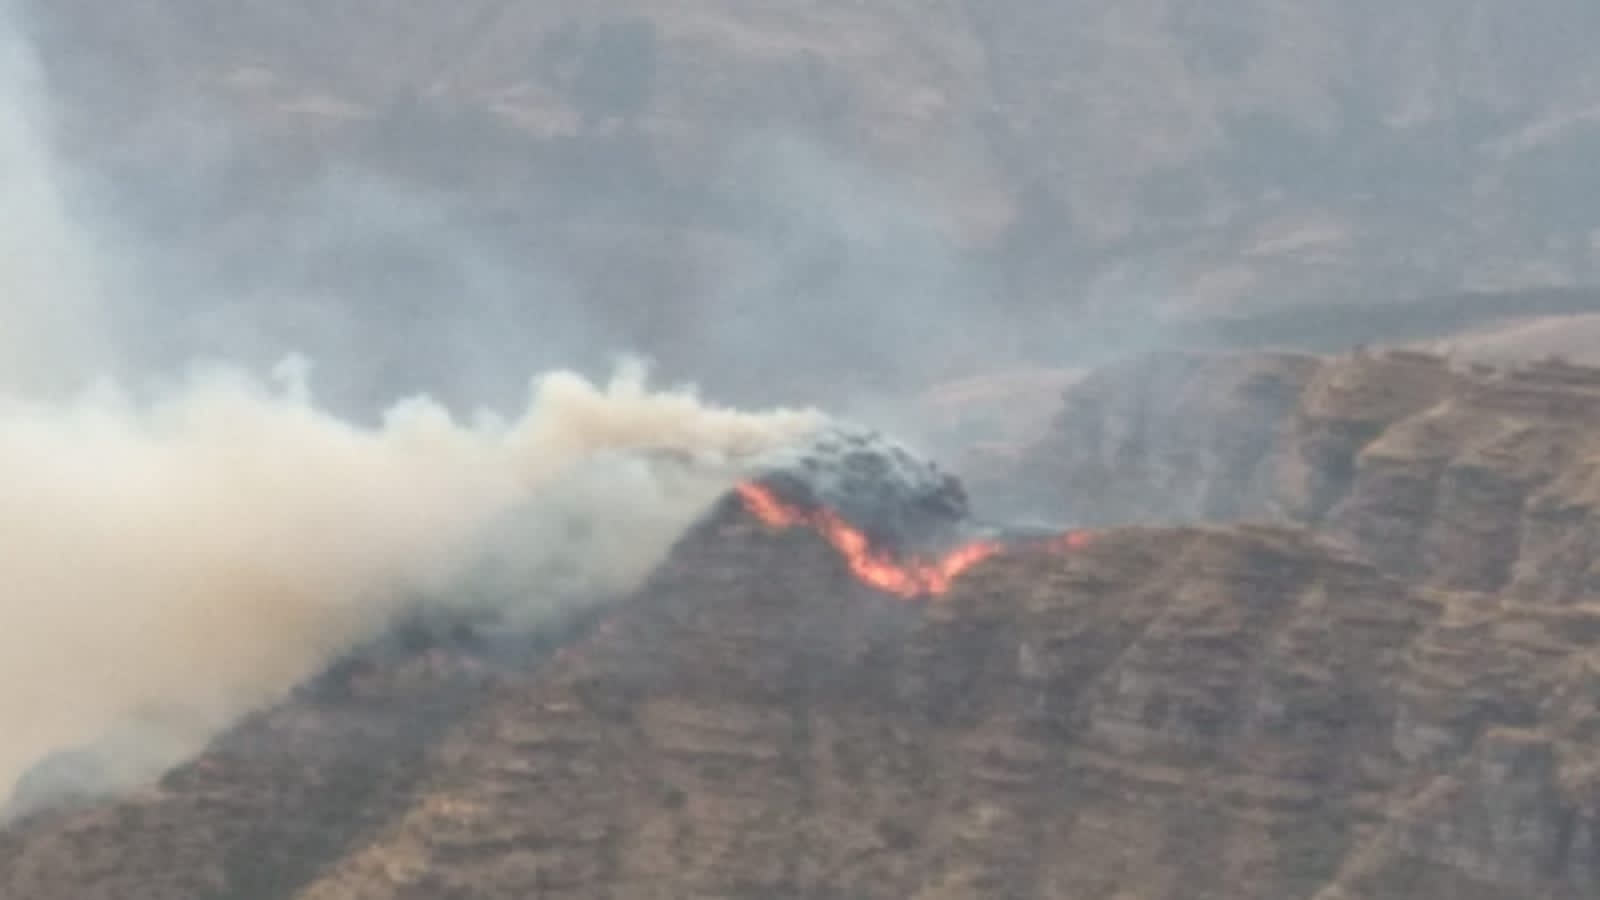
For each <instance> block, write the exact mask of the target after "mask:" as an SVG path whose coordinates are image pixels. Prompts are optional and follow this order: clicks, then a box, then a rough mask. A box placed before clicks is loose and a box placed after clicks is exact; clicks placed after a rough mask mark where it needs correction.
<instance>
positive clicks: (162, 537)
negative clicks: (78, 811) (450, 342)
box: [0, 20, 820, 797]
mask: <svg viewBox="0 0 1600 900" xmlns="http://www.w3.org/2000/svg"><path fill="white" fill-rule="evenodd" d="M46 101H47V94H46V93H45V92H44V90H43V86H42V84H41V82H40V81H39V79H38V77H37V69H36V67H35V66H34V63H33V60H31V58H30V57H29V51H28V48H27V45H26V43H25V42H24V41H23V39H22V38H21V36H20V35H19V33H18V32H17V30H16V29H15V28H14V27H12V25H11V23H10V22H8V21H5V20H0V203H3V205H4V208H5V209H6V211H7V215H6V217H5V222H4V224H3V226H0V229H3V230H0V473H3V477H0V545H3V546H4V553H3V554H0V617H3V618H4V621H5V627H4V628H3V629H0V735H3V737H0V797H3V796H4V795H5V794H6V793H8V792H9V790H10V788H11V786H12V784H13V782H14V781H15V780H16V779H17V777H18V776H19V775H20V774H21V773H22V772H23V771H25V770H26V769H27V767H28V766H29V765H31V764H33V763H34V762H36V761H38V760H39V759H40V758H41V757H43V756H45V755H46V754H48V753H50V752H52V751H54V750H59V749H64V748H71V747H75V746H80V745H84V744H90V743H93V742H95V741H97V740H99V739H101V738H103V737H106V736H107V735H109V734H112V733H117V734H122V735H126V734H139V735H142V737H141V738H140V740H139V741H138V742H137V746H127V747H119V750H118V754H119V755H118V759H117V760H116V761H115V762H116V763H118V764H121V765H122V766H123V767H124V768H125V771H121V772H116V773H112V774H115V775H119V776H123V777H141V776H147V775H149V774H151V772H153V771H155V770H159V768H161V767H162V766H165V765H168V764H170V763H172V762H175V761H176V760H177V759H178V758H179V757H180V756H181V755H182V754H184V753H187V752H190V751H193V750H194V749H197V747H198V745H199V744H200V742H202V741H203V740H204V739H205V738H206V737H207V736H208V735H210V734H211V733H213V732H214V731H215V730H216V729H217V728H219V727H221V726H224V725H226V724H228V723H229V722H230V721H232V720H233V719H234V718H236V717H237V716H238V715H240V714H241V713H243V712H246V711H248V710H251V709H253V708H255V707H257V706H258V705H260V704H263V703H266V702H269V701H271V700H274V699H276V698H277V697H279V696H280V695H281V694H282V693H283V692H284V691H286V690H287V689H289V688H290V687H292V686H293V685H295V684H296V683H298V682H300V681H301V680H303V679H305V678H306V677H308V676H310V675H312V674H315V672H316V671H317V670H318V669H319V668H320V667H321V666H324V665H326V664H327V662H328V661H329V660H330V659H331V658H332V657H333V656H335V655H336V654H338V653H340V652H342V651H344V650H346V649H348V648H349V647H350V646H351V645H352V644H353V643H355V642H357V641H360V640H363V639H366V638H370V637H372V636H373V635H374V634H375V633H377V631H378V630H380V629H381V628H382V627H383V626H384V625H386V624H388V623H389V622H390V621H392V620H393V618H394V617H395V616H396V615H398V614H400V613H402V612H405V611H406V609H407V608H408V604H411V603H414V602H416V601H417V598H418V597H432V598H438V599H439V600H440V601H441V602H447V598H449V597H450V596H451V591H450V590H449V589H448V588H449V587H450V585H452V584H453V583H455V579H458V578H460V577H464V573H466V572H468V571H469V570H470V569H471V568H472V566H473V565H475V564H476V563H478V562H480V561H481V560H482V558H483V556H484V555H485V554H486V553H493V552H494V551H495V550H496V549H498V550H510V549H512V548H511V547H509V546H507V544H506V543H505V542H506V541H507V540H514V541H516V542H517V544H516V547H515V551H516V553H517V560H518V561H519V564H521V565H522V566H524V569H523V570H522V571H524V573H525V574H526V575H527V578H526V580H525V581H524V582H523V583H520V584H515V585H512V588H513V590H512V591H511V592H510V593H508V595H507V596H504V597H500V598H498V600H499V602H501V603H503V604H504V605H506V606H507V607H509V608H510V611H511V612H513V613H515V614H518V615H521V616H524V617H526V618H527V619H528V620H529V621H536V620H537V617H538V615H539V614H540V613H541V611H542V610H544V609H545V608H546V607H551V608H553V607H555V606H556V605H559V604H561V603H565V602H572V600H573V596H572V595H571V591H572V590H574V589H577V590H578V591H579V595H580V596H579V599H581V598H582V597H583V596H587V597H590V598H592V597H594V596H596V595H601V594H604V593H607V592H611V593H614V592H616V591H620V590H625V589H626V588H627V587H629V586H630V584H631V582H632V580H633V579H635V578H637V577H640V576H642V575H643V573H644V572H646V571H648V569H649V567H650V566H651V565H653V564H654V562H655V560H656V558H657V557H658V556H659V555H660V554H662V553H664V552H665V550H666V548H667V547H668V545H669V544H670V542H671V541H672V540H673V539H674V538H675V537H676V536H677V535H678V533H679V532H680V531H681V530H682V528H683V527H684V526H685V524H687V522H688V521H689V520H690V519H692V518H693V517H694V516H695V515H697V514H698V513H699V512H700V511H701V510H702V509H703V508H704V506H705V504H707V503H708V502H709V501H710V500H711V499H712V498H714V497H715V496H716V495H717V494H718V493H719V492H721V491H722V490H725V489H726V487H727V486H728V484H729V483H730V479H731V478H732V477H734V473H736V472H737V471H738V470H739V468H740V467H741V466H742V465H745V464H748V463H751V462H753V461H754V460H756V459H758V458H759V457H760V456H761V455H762V454H763V453H765V452H767V451H770V450H772V449H774V448H777V447H780V446H782V445H784V444H785V443H787V442H790V441H793V440H795V439H797V438H799V437H800V436H802V435H804V434H805V433H807V432H808V431H810V430H811V429H812V428H814V427H815V426H816V425H817V424H818V422H819V421H820V417H819V416H818V415H817V414H815V413H811V412H804V411H777V412H771V413H762V414H747V413H742V412H737V411H733V410H728V409H723V408H718V407H715V406H712V405H709V404H706V403H704V402H702V401H701V400H700V399H699V398H698V397H697V396H696V395H695V394H694V393H693V392H692V391H689V390H686V389H677V390H657V389H654V388H652V387H651V386H650V385H649V384H648V383H647V379H646V377H645V374H644V371H643V369H642V368H641V367H639V366H637V365H624V366H623V367H622V368H620V369H619V370H618V371H617V373H616V374H615V375H614V376H613V377H612V379H611V380H609V381H607V382H603V383H593V382H591V381H589V380H586V379H585V378H584V377H583V376H581V375H579V374H576V373H574V372H567V371H557V372H552V373H547V374H545V375H541V376H538V377H537V378H535V379H534V380H533V381H532V383H531V386H530V391H529V395H528V398H529V399H528V400H527V403H526V406H525V407H523V408H521V409H518V410H516V411H514V412H513V413H512V414H510V415H504V416H500V415H495V414H493V413H490V412H487V411H485V412H481V413H479V414H477V415H476V416H474V417H472V418H471V420H470V421H463V420H462V419H460V418H458V417H456V416H453V415H452V413H451V412H450V411H449V410H447V409H446V408H445V407H443V406H441V405H440V404H438V403H435V402H433V401H431V400H429V399H428V398H426V397H416V398H411V399H402V400H400V401H398V402H395V403H393V404H391V405H389V406H388V408H387V411H386V412H385V413H384V414H383V416H382V417H381V421H380V422H379V423H378V424H376V425H368V424H361V423H357V422H353V421H349V420H346V419H343V418H340V417H339V416H337V415H334V414H333V413H331V412H329V411H328V410H327V409H326V408H324V407H322V406H319V404H318V402H317V400H316V399H315V398H314V397H313V396H312V392H311V390H310V387H309V374H310V368H309V365H308V363H306V362H305V361H304V360H299V359H295V358H290V359H288V360H286V361H285V362H283V363H282V364H281V365H279V366H278V367H277V368H275V369H274V370H273V371H272V372H271V373H270V377H260V375H259V374H258V373H256V372H255V371H254V370H253V369H250V368H245V367H239V366H235V365H231V364H227V363H203V364H202V363H193V364H190V363H180V364H176V365H174V364H172V363H171V362H170V361H169V363H168V365H167V366H165V367H163V368H161V369H154V370H152V369H148V368H146V367H143V366H132V365H129V364H127V363H126V362H125V361H126V360H128V359H137V358H138V357H139V353H137V352H133V353H124V352H123V351H124V350H126V349H129V348H128V345H127V344H126V343H124V342H122V341H120V340H119V339H120V338H122V337H124V336H125V335H123V334H122V333H120V329H119V328H118V326H117V323H119V322H126V321H135V320H137V319H138V316H137V315H130V313H139V312H144V311H152V314H155V315H159V314H160V311H161V309H162V305H163V304H164V303H168V302H169V301H170V302H171V303H172V304H179V305H181V304H185V303H190V304H192V303H199V304H204V303H206V302H207V301H208V300H209V299H210V298H203V297H201V298H196V297H182V298H179V297H170V298H168V297H161V296H138V295H136V294H135V292H134V291H132V290H131V289H129V288H128V287H127V286H126V285H119V284H117V283H116V279H115V278H114V277H111V274H110V273H111V272H112V271H114V270H121V269H122V264H123V263H125V262H128V261H129V260H130V258H131V256H132V254H133V253H134V252H136V250H137V245H136V244H126V245H123V246H120V247H117V248H116V249H115V251H114V252H107V251H105V250H103V249H101V248H99V247H97V242H99V241H101V240H104V238H105V235H107V234H114V233H116V227H117V223H115V222H101V221H94V220H92V217H88V216H86V215H85V214H84V213H82V212H81V210H75V209H74V208H73V206H72V203H71V201H70V190H69V178H68V176H67V174H66V172H65V171H64V170H63V169H62V168H61V167H59V166H58V165H57V164H56V161H55V159H54V158H53V156H52V153H51V151H50V145H49V142H48V138H47V129H46V127H45V123H46V121H47V119H46V118H45V116H44V114H45V113H46V112H47V111H48V105H47V102H46ZM102 224H104V225H106V226H108V227H106V228H105V229H104V230H103V231H101V230H97V226H99V225H102ZM262 252H284V251H283V250H282V248H277V249H266V248H264V249H263V251H262ZM103 264H109V267H108V266H105V265H103ZM216 302H217V304H218V306H219V307H221V308H226V303H227V298H216ZM250 324H251V323H250V322H249V321H247V320H246V321H241V322H238V323H233V327H235V328H237V329H240V330H241V331H247V330H248V329H249V328H250ZM369 327H370V328H372V329H375V330H381V329H382V327H383V326H382V322H381V321H380V320H374V321H372V322H370V323H369ZM139 337H141V338H142V337H143V335H139ZM346 337H349V338H352V342H351V344H350V346H349V348H347V349H349V350H351V351H353V352H359V340H356V339H357V338H359V337H360V336H359V335H346ZM132 349H134V350H135V351H137V350H138V349H139V348H137V347H133V348H132ZM495 364H496V365H505V366H512V365H519V364H521V363H520V362H519V361H516V360H503V361H499V362H497V363H495ZM662 449H666V450H673V451H680V453H679V455H678V456H675V457H673V461H672V462H668V463H663V462H660V461H659V460H656V459H653V458H651V457H650V456H649V455H648V454H644V455H641V453H640V452H636V451H655V450H662ZM574 518H577V519H581V520H583V521H584V522H586V523H588V524H589V525H591V526H592V527H591V529H590V530H591V531H593V532H596V533H598V534H599V535H601V537H599V538H595V539H593V540H590V541H588V542H586V543H584V542H579V543H574V542H573V541H571V540H567V541H566V542H558V541H557V540H556V538H557V537H558V535H559V532H560V531H561V525H562V523H564V522H567V521H570V520H572V519H574ZM524 541H526V542H529V543H531V544H532V545H533V546H532V549H529V548H525V547H524V546H523V544H522V542H524ZM525 550H526V551H527V552H524V551H525ZM541 553H543V554H544V555H545V557H548V556H550V555H554V554H557V553H559V554H560V555H561V556H562V557H563V559H562V561H563V562H564V563H566V564H567V566H568V568H569V569H570V568H572V567H574V566H575V567H576V568H578V569H579V575H580V576H582V577H580V578H579V579H578V581H577V583H576V585H574V584H572V583H571V582H572V577H571V576H570V575H569V576H568V582H567V583H564V584H563V585H562V586H561V589H560V590H557V589H556V587H555V586H554V585H551V584H546V583H545V582H544V581H541V579H540V576H539V573H538V571H537V566H538V563H539V562H540V560H541V558H542V557H541V555H540V554H541Z"/></svg>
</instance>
